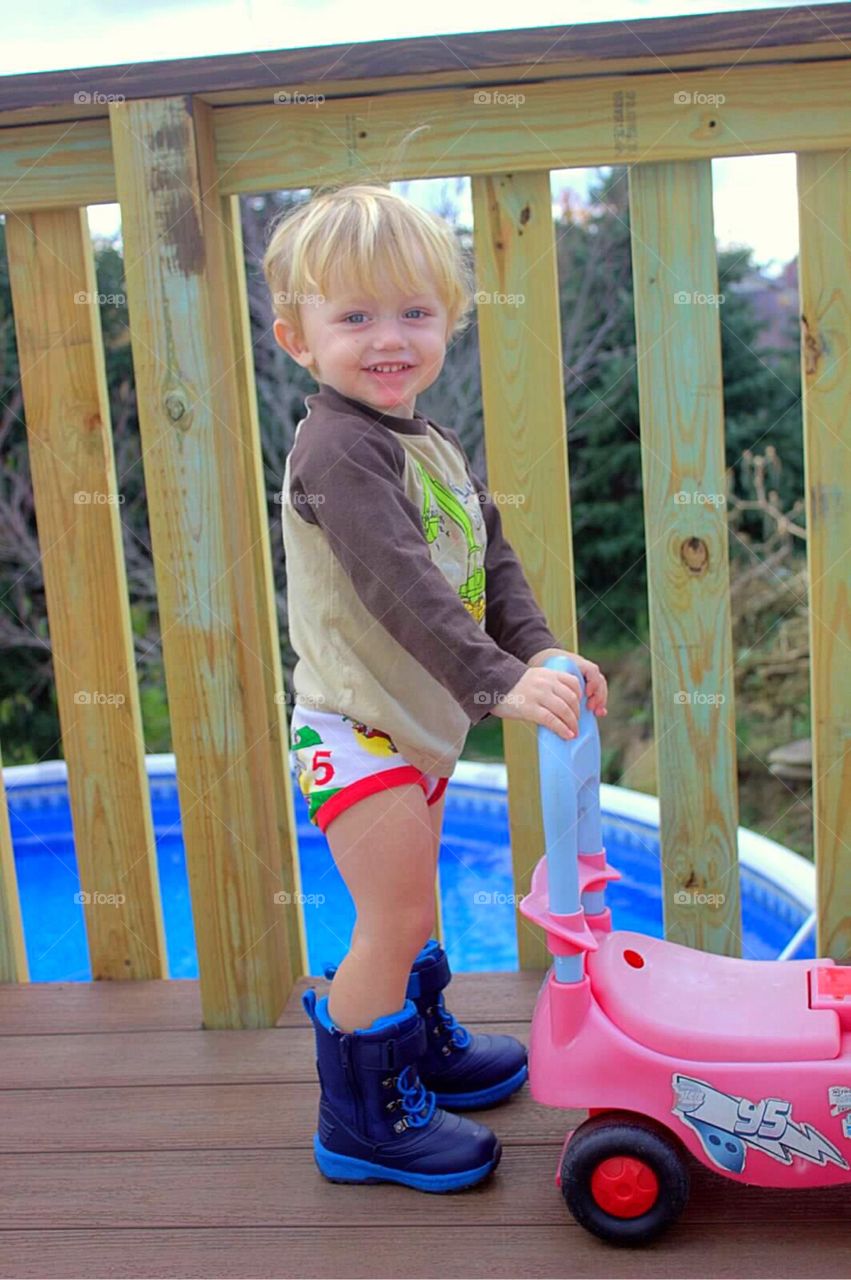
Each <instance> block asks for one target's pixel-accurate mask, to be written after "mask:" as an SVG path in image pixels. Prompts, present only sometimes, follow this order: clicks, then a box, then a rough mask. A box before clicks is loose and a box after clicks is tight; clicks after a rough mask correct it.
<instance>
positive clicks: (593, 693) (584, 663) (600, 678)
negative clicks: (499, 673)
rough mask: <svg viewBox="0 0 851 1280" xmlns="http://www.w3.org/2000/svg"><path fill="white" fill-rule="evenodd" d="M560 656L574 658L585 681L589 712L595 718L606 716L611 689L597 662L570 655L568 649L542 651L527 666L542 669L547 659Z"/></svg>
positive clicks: (576, 654)
mask: <svg viewBox="0 0 851 1280" xmlns="http://www.w3.org/2000/svg"><path fill="white" fill-rule="evenodd" d="M558 654H563V655H564V656H565V657H566V658H572V659H573V661H574V662H575V663H576V665H577V667H578V668H579V670H580V671H581V672H582V675H583V677H584V679H585V694H586V696H587V699H588V710H589V711H593V712H594V715H595V716H606V715H608V714H609V713H608V711H607V709H606V699H607V698H608V696H609V688H608V685H607V684H606V677H605V676H604V675H603V673H602V671H601V670H600V668H599V667H598V666H597V664H596V662H591V661H589V659H588V658H583V657H582V655H581V654H578V653H569V652H568V650H567V649H542V650H541V651H540V653H536V654H534V655H533V656H532V657H531V658H529V660H528V662H527V664H526V665H527V666H529V667H541V666H543V664H544V663H545V662H546V660H547V658H554V657H556V655H558Z"/></svg>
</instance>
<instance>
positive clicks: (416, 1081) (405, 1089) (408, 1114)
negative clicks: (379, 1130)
mask: <svg viewBox="0 0 851 1280" xmlns="http://www.w3.org/2000/svg"><path fill="white" fill-rule="evenodd" d="M394 1082H395V1084H396V1087H397V1089H398V1090H399V1097H398V1098H394V1099H393V1100H392V1101H391V1102H388V1103H386V1104H385V1107H386V1110H387V1111H392V1110H394V1108H396V1107H397V1106H400V1105H401V1107H402V1110H403V1111H404V1113H405V1114H404V1115H403V1116H402V1117H401V1119H399V1120H397V1121H396V1123H395V1124H394V1126H393V1128H394V1129H395V1130H396V1131H397V1132H401V1131H402V1130H403V1129H421V1128H423V1126H424V1125H427V1124H428V1123H429V1121H430V1120H431V1118H432V1116H433V1115H434V1112H435V1108H436V1107H437V1099H436V1097H435V1095H434V1093H433V1091H432V1090H431V1089H426V1087H425V1085H424V1084H423V1082H422V1081H421V1080H420V1078H419V1076H418V1075H417V1070H416V1067H415V1066H414V1065H413V1064H412V1063H409V1064H408V1066H407V1067H405V1068H404V1069H403V1070H402V1071H400V1072H399V1074H398V1076H387V1077H386V1078H385V1080H384V1081H383V1082H382V1083H383V1084H384V1086H385V1088H389V1087H390V1085H392V1084H393V1083H394Z"/></svg>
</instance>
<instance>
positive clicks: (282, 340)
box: [272, 318, 313, 369]
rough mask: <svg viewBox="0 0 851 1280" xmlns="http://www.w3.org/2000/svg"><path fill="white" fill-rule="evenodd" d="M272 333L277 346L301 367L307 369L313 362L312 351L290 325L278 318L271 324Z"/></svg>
mask: <svg viewBox="0 0 851 1280" xmlns="http://www.w3.org/2000/svg"><path fill="white" fill-rule="evenodd" d="M272 333H273V334H274V335H275V341H276V342H277V344H278V346H279V347H282V348H283V350H284V351H286V353H287V355H288V356H291V357H292V358H293V360H295V361H296V362H297V363H298V364H300V365H301V366H302V367H303V368H305V369H308V368H309V367H310V365H312V364H313V355H312V353H311V352H310V351H308V349H307V347H306V346H305V345H304V343H303V341H302V340H301V338H300V337H299V335H298V334H297V333H296V331H295V329H294V328H293V327H292V325H289V324H287V323H286V322H285V321H284V320H281V319H280V318H278V319H277V320H275V322H274V324H273V325H272Z"/></svg>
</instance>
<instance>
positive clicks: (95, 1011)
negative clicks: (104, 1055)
mask: <svg viewBox="0 0 851 1280" xmlns="http://www.w3.org/2000/svg"><path fill="white" fill-rule="evenodd" d="M543 976H544V975H543V970H541V971H540V972H539V971H537V970H526V971H524V972H523V973H511V974H506V973H456V974H454V975H453V978H452V984H451V998H450V996H449V994H448V990H449V989H447V1004H449V1005H450V1006H451V1007H452V1010H453V1012H456V1013H460V1014H462V1015H463V1017H465V1018H474V1019H476V1021H478V1022H505V1021H508V1022H519V1021H522V1019H524V1018H528V1017H529V1016H530V1014H531V1011H532V1009H533V1008H534V1005H535V997H536V996H537V993H538V987H539V986H540V984H541V979H542V978H543ZM506 978H509V979H510V981H509V982H506V981H505V979H506ZM330 986H331V984H330V982H327V981H326V980H325V978H318V977H301V978H298V979H297V981H296V982H295V984H294V986H293V989H292V992H291V993H290V997H289V999H288V1000H287V1003H286V1006H285V1007H284V1009H283V1011H282V1012H281V1016H280V1017H279V1018H278V1020H277V1026H279V1027H303V1026H305V1013H304V1009H303V1008H302V1004H301V996H302V992H303V991H304V990H305V989H306V988H307V987H315V988H316V993H317V998H318V997H320V996H323V995H326V994H327V992H328V989H329V988H330ZM200 1027H201V996H200V989H199V984H198V982H197V980H195V979H190V978H175V979H168V980H161V979H152V980H150V981H142V982H32V983H29V982H8V983H0V1037H2V1036H8V1035H56V1034H57V1033H58V1032H64V1033H66V1034H72V1033H80V1032H87V1031H88V1032H92V1033H106V1032H117V1031H182V1030H185V1031H189V1030H192V1029H195V1028H200Z"/></svg>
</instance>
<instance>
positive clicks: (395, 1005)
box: [325, 783, 440, 1031]
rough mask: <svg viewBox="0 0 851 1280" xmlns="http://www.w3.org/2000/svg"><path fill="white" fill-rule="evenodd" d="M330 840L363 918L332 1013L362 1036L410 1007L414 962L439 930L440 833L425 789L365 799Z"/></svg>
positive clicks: (338, 980) (332, 995) (333, 994)
mask: <svg viewBox="0 0 851 1280" xmlns="http://www.w3.org/2000/svg"><path fill="white" fill-rule="evenodd" d="M432 807H433V808H438V807H440V806H437V805H435V806H432ZM325 834H326V836H327V838H328V843H329V845H330V846H331V853H332V855H333V857H334V861H335V862H336V864H337V867H338V869H339V871H340V874H341V876H342V877H343V880H344V881H345V883H346V886H347V888H348V890H349V892H350V893H351V895H352V898H353V899H354V903H355V909H356V911H357V920H356V922H355V928H354V932H353V934H352V942H351V947H350V950H349V952H348V955H347V956H346V957H345V959H344V960H343V961H342V963H341V964H340V966H339V968H338V969H337V972H336V973H335V975H334V980H333V982H332V983H331V990H330V992H329V996H328V1013H329V1015H330V1016H331V1019H332V1020H333V1022H335V1023H336V1025H337V1026H338V1027H339V1028H340V1029H341V1030H342V1031H354V1030H355V1029H356V1028H363V1027H368V1026H369V1024H370V1023H371V1022H373V1021H374V1020H375V1019H376V1018H379V1017H382V1016H384V1015H385V1014H390V1013H397V1012H398V1011H399V1009H401V1008H402V1006H403V1004H404V1002H405V988H406V987H407V984H408V975H409V973H410V970H411V965H412V963H413V961H414V957H415V956H416V954H417V952H418V951H419V949H420V947H421V946H422V945H423V944H424V943H425V942H426V940H427V939H428V938H429V936H430V935H431V933H432V930H433V928H434V906H435V903H434V878H435V837H434V829H433V826H432V822H431V818H430V810H429V807H428V805H427V804H426V799H425V796H424V794H423V791H422V788H421V787H419V786H417V785H416V784H413V783H410V784H406V785H404V786H400V787H392V788H391V789H390V790H388V791H379V792H377V793H376V794H375V795H371V796H367V797H366V798H365V799H364V800H360V801H359V802H358V803H357V804H355V805H353V806H352V807H351V809H346V810H345V811H344V812H343V813H341V814H340V815H339V816H338V817H337V818H335V819H334V821H333V822H331V823H330V824H329V826H328V828H327V830H326V833H325Z"/></svg>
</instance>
